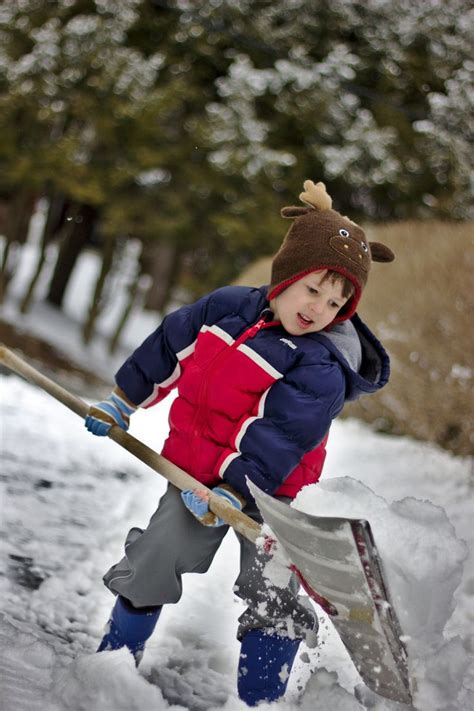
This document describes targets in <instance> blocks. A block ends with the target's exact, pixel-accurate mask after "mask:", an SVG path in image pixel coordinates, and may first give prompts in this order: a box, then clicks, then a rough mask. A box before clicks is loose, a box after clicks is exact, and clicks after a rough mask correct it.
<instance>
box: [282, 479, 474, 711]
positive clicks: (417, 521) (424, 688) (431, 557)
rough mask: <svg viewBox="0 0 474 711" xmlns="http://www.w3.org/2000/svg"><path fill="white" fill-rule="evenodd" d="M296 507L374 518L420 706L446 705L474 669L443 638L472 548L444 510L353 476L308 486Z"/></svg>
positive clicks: (458, 645) (455, 643)
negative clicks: (387, 495) (390, 496)
mask: <svg viewBox="0 0 474 711" xmlns="http://www.w3.org/2000/svg"><path fill="white" fill-rule="evenodd" d="M292 505H293V506H294V507H295V508H297V509H299V510H301V511H305V512H306V513H309V514H312V515H314V516H335V517H338V516H341V517H348V518H361V519H367V520H369V521H370V525H371V527H372V532H373V535H374V539H375V543H376V546H377V549H378V552H379V554H380V558H381V560H382V561H383V567H384V571H385V575H386V578H387V582H388V587H389V590H390V593H391V597H392V602H393V604H394V607H395V609H396V611H397V615H398V617H399V620H400V624H401V627H402V630H403V632H404V635H405V637H406V644H407V649H408V653H409V667H410V673H411V675H412V678H413V680H414V692H415V693H414V697H415V706H416V708H419V709H432V710H435V709H444V708H447V707H446V700H447V699H451V700H452V699H456V698H458V697H459V695H460V694H462V693H464V692H463V682H464V677H465V672H466V671H467V669H468V667H469V657H468V655H467V653H466V651H465V649H464V647H463V645H462V643H461V640H460V639H459V638H454V639H452V640H449V641H448V640H447V639H446V638H445V636H444V635H443V631H444V629H445V626H446V623H447V622H448V620H449V618H450V616H451V614H452V612H453V610H454V593H455V591H456V589H457V587H458V585H459V584H460V582H461V579H462V575H463V564H464V561H465V559H466V558H467V553H468V551H467V546H466V544H465V543H464V542H463V541H460V540H459V539H458V538H457V537H456V533H455V530H454V527H453V526H452V524H451V522H450V521H449V519H448V516H447V514H446V512H445V511H444V509H443V508H441V507H440V506H435V505H433V504H432V503H430V502H429V501H420V500H417V499H415V498H411V497H409V498H404V499H402V500H400V501H395V502H393V503H391V504H389V503H387V502H386V501H385V499H383V498H382V497H381V496H377V495H376V494H375V493H374V492H373V491H371V489H370V488H369V487H367V486H366V485H364V484H362V483H361V482H360V481H357V480H355V479H352V478H350V477H341V478H334V479H330V480H328V481H322V482H320V483H319V484H314V485H311V486H307V487H305V488H304V489H303V490H302V491H301V492H300V493H299V494H298V496H297V498H296V499H295V501H294V502H293V504H292ZM453 660H454V661H453ZM440 669H443V674H442V675H441V674H440V673H439V672H440ZM450 708H451V707H450ZM452 708H454V707H452Z"/></svg>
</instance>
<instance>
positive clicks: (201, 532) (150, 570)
mask: <svg viewBox="0 0 474 711" xmlns="http://www.w3.org/2000/svg"><path fill="white" fill-rule="evenodd" d="M304 187H305V192H303V193H302V194H301V195H300V198H301V200H302V202H304V203H305V204H306V206H305V207H288V208H284V209H283V210H282V215H283V217H288V218H293V219H294V222H293V223H292V226H291V228H290V230H289V231H288V233H287V235H286V238H285V240H284V242H283V244H282V246H281V248H280V250H279V252H278V253H277V255H276V256H275V258H274V260H273V264H272V279H271V285H270V287H262V288H260V289H252V288H246V287H225V288H222V289H218V290H217V291H215V292H213V293H211V294H209V295H208V296H205V297H203V298H202V299H200V300H199V301H198V302H196V303H195V304H193V305H191V306H185V307H183V308H181V309H179V310H178V311H175V312H174V313H172V314H170V315H169V316H167V317H166V318H165V319H164V321H163V323H162V324H161V325H160V327H159V328H158V329H157V330H156V331H155V332H154V333H153V334H151V335H150V336H149V337H148V338H147V339H146V340H145V341H144V343H143V344H142V345H141V346H140V347H139V348H138V349H137V350H136V351H135V352H134V353H133V354H132V356H131V357H130V358H129V359H128V360H127V361H126V362H125V363H124V365H123V366H122V367H121V368H120V370H119V371H118V373H117V375H116V383H117V387H116V388H115V390H114V391H113V392H112V393H111V395H110V397H109V398H108V399H107V400H105V401H103V402H101V403H98V404H97V405H95V406H93V407H92V408H91V409H90V411H89V415H88V416H87V418H86V427H87V428H88V429H89V430H90V431H91V432H93V433H94V434H97V435H105V434H107V432H108V430H109V429H110V427H111V426H112V425H118V426H120V427H122V428H123V429H127V428H128V424H129V418H130V416H131V414H132V413H133V412H134V411H135V409H136V408H137V407H138V406H140V407H150V406H151V405H153V404H155V403H156V402H158V401H159V400H161V399H162V398H163V397H165V396H166V395H167V394H168V393H169V392H170V390H171V389H172V388H174V387H177V388H178V396H177V398H176V399H175V400H174V402H173V405H172V407H171V410H170V417H169V422H170V434H169V436H168V439H167V440H166V442H165V445H164V448H163V451H162V454H163V455H164V456H165V457H166V458H167V459H169V460H171V461H172V462H174V463H175V464H177V465H178V466H179V467H181V468H182V469H184V470H185V471H187V472H189V473H190V474H191V475H192V476H194V477H195V478H196V479H197V480H198V481H200V482H202V483H203V484H205V485H206V486H208V487H210V488H213V491H214V492H215V493H216V494H218V495H221V496H224V497H225V498H226V499H227V500H228V501H230V503H231V504H232V505H234V506H235V507H236V508H238V509H244V511H245V513H247V514H248V515H249V516H251V517H252V518H254V519H255V520H257V521H259V522H261V520H262V519H261V517H260V514H259V511H258V509H257V508H256V506H255V503H254V501H253V499H252V497H251V495H250V493H249V490H248V488H247V484H246V477H248V478H249V479H250V480H251V481H253V482H255V483H256V484H257V485H258V486H259V487H260V488H261V489H263V490H264V491H266V492H267V493H269V494H272V495H274V496H278V497H283V498H284V500H286V501H289V500H291V499H292V498H294V497H295V496H296V494H297V492H298V491H299V490H300V489H301V488H302V487H303V486H304V485H306V484H311V483H314V482H316V481H317V480H318V479H319V477H320V474H321V470H322V466H323V463H324V457H325V448H324V447H325V443H326V439H327V434H328V431H329V427H330V424H331V421H332V420H333V419H334V418H335V417H336V416H337V415H338V414H339V412H340V411H341V410H342V407H343V405H344V402H345V401H346V400H352V399H355V398H357V397H358V396H359V395H361V394H363V393H371V392H375V391H377V390H379V389H380V388H381V387H383V385H385V383H386V382H387V380H388V376H389V360H388V357H387V355H386V353H385V351H384V350H383V348H382V346H381V345H380V343H379V342H378V341H377V339H376V338H375V337H374V336H373V334H372V333H371V332H370V331H369V329H368V328H367V327H366V326H365V325H364V324H363V323H362V322H361V320H360V319H359V318H358V316H357V315H356V314H355V310H356V307H357V304H358V302H359V299H360V296H361V293H362V289H363V288H364V286H365V284H366V281H367V276H368V272H369V268H370V264H371V261H392V259H393V254H392V253H391V251H390V250H389V249H388V248H387V247H385V246H384V245H381V244H378V243H370V244H369V243H368V242H367V240H366V237H365V235H364V232H363V230H362V229H361V228H360V227H358V226H357V225H356V224H354V223H353V222H352V221H351V220H349V219H348V218H347V217H342V216H341V215H340V214H339V213H337V212H336V211H334V210H332V201H331V198H330V197H329V196H328V195H327V193H326V190H325V187H324V185H323V184H322V183H318V184H317V185H315V184H314V183H312V181H306V182H305V184H304ZM227 530H228V526H226V525H223V521H221V520H219V519H217V518H216V516H215V515H214V514H212V512H210V511H209V508H208V503H207V501H206V499H205V497H203V496H202V494H201V493H200V492H192V491H187V492H182V493H181V494H180V493H179V492H178V491H177V489H176V488H175V487H173V486H171V485H170V486H168V489H167V492H166V493H165V495H164V496H163V497H162V499H161V501H160V503H159V507H158V509H157V511H156V513H155V514H154V515H153V517H152V519H151V521H150V523H149V525H148V527H147V529H146V530H145V531H142V530H140V529H137V528H133V529H132V530H131V531H130V533H129V534H128V537H127V540H126V543H125V551H126V552H125V557H124V558H123V559H122V560H121V561H119V562H118V563H117V564H116V565H114V566H113V567H112V568H111V569H110V570H109V571H108V572H107V573H106V575H105V576H104V582H105V584H106V585H107V587H108V588H109V589H110V590H111V591H112V592H113V593H114V594H116V595H117V600H116V603H115V606H114V609H113V611H112V616H111V619H110V621H109V628H108V632H107V633H106V635H105V636H104V638H103V640H102V643H101V645H100V647H99V651H102V650H105V649H117V648H119V647H123V646H127V647H128V648H129V649H130V651H131V652H132V653H133V654H134V656H135V659H136V660H137V663H138V661H139V659H140V656H141V654H142V653H143V649H144V644H145V641H146V640H147V639H148V637H149V636H150V635H151V633H152V631H153V629H154V626H155V624H156V621H157V619H158V616H159V614H160V611H161V608H162V606H163V605H164V604H167V603H174V602H177V601H178V600H179V598H180V596H181V576H182V574H183V573H185V572H199V573H203V572H205V571H206V570H207V569H208V568H209V565H210V564H211V562H212V559H213V557H214V555H215V553H216V551H217V549H218V547H219V545H220V543H221V541H222V539H223V537H224V536H225V534H226V532H227ZM238 538H239V541H240V546H241V567H240V574H239V576H238V578H237V580H236V585H235V591H236V594H237V595H238V596H239V597H241V598H242V599H243V600H244V601H245V602H246V604H247V609H246V610H245V612H244V613H243V614H242V615H241V617H240V619H239V629H238V634H237V636H238V639H239V640H240V642H241V654H240V659H239V674H238V692H239V696H240V698H241V699H242V700H243V701H245V702H246V703H247V704H248V705H249V706H254V705H256V704H258V703H259V702H260V701H267V702H268V701H273V700H276V699H278V698H280V697H281V696H282V695H283V694H284V692H285V690H286V686H287V681H288V676H289V672H290V671H291V667H292V664H293V661H294V659H295V656H296V653H297V650H298V646H299V644H300V642H301V640H302V639H305V638H306V639H307V640H308V639H310V637H311V633H314V632H315V630H316V629H317V618H316V616H315V614H314V611H313V610H312V608H311V609H308V607H306V606H305V605H304V604H302V603H301V602H300V600H299V598H298V585H297V584H296V582H295V580H292V581H291V583H290V585H289V586H288V587H287V588H285V589H278V588H274V587H272V585H271V583H270V582H269V581H268V579H266V578H265V576H264V574H263V569H264V566H265V563H266V560H267V558H266V556H265V555H264V554H263V553H261V552H257V550H256V549H255V547H254V546H253V545H252V544H251V543H249V542H248V541H246V540H244V539H243V538H242V537H241V536H239V535H238ZM284 665H286V670H287V672H288V673H287V674H282V673H281V672H282V669H283V668H284Z"/></svg>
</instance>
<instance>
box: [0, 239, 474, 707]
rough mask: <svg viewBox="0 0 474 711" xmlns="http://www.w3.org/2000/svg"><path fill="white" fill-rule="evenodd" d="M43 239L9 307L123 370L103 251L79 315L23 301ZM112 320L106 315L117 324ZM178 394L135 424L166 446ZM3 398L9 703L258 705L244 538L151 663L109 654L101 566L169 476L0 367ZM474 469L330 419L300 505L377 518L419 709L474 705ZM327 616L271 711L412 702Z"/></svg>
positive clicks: (103, 367) (148, 510) (78, 281)
mask: <svg viewBox="0 0 474 711" xmlns="http://www.w3.org/2000/svg"><path fill="white" fill-rule="evenodd" d="M35 250H36V247H35V240H34V235H33V239H32V242H31V244H29V245H27V248H26V249H25V250H24V254H23V255H22V260H21V261H20V264H19V267H18V270H17V272H16V274H15V280H14V283H13V285H12V287H13V288H12V290H11V291H10V294H9V299H8V300H7V302H6V304H5V305H4V308H3V314H2V315H3V317H4V318H6V319H7V320H9V321H11V322H13V323H15V324H16V325H17V326H18V327H20V328H22V329H25V330H27V331H31V332H33V333H36V334H37V335H39V336H42V337H43V338H46V339H47V340H48V341H49V342H51V343H53V344H55V345H56V346H58V347H60V348H61V349H62V350H63V351H64V352H66V353H68V354H69V355H71V356H73V357H75V359H76V360H77V361H78V362H79V363H80V364H81V365H83V366H84V367H91V368H92V367H93V368H95V369H96V371H97V372H99V373H100V374H101V375H105V376H109V377H111V376H112V374H113V372H114V370H115V368H116V366H117V364H118V362H119V361H120V359H121V358H122V357H123V353H122V354H119V355H118V356H117V358H115V359H110V358H109V357H108V355H107V354H106V351H105V350H104V347H103V341H102V340H101V338H100V336H99V337H98V338H96V339H95V340H94V342H93V343H92V344H91V346H90V347H89V348H87V349H85V348H84V347H83V346H81V344H80V338H79V335H78V328H77V323H78V320H80V318H82V315H83V313H84V310H85V308H86V307H87V300H88V296H87V293H86V292H87V289H86V288H85V286H86V285H87V284H90V283H91V271H93V270H94V269H95V268H96V267H97V264H96V261H95V262H94V258H93V256H92V255H90V254H87V253H86V254H85V255H83V257H82V260H81V263H80V265H79V269H78V270H76V273H75V276H74V279H73V280H72V284H71V287H70V289H69V290H68V293H67V295H66V296H67V298H66V315H64V314H62V313H60V312H56V311H54V310H52V309H51V308H48V307H47V306H46V305H44V304H42V303H41V302H38V303H36V304H34V306H33V309H32V310H31V312H30V314H28V315H26V316H23V317H22V316H20V315H19V314H18V312H17V308H16V301H15V298H17V297H18V295H19V294H20V293H21V292H22V289H23V288H24V283H25V280H26V278H27V276H28V273H29V272H31V268H32V264H33V262H34V257H35V253H36V252H35ZM45 278H46V277H45ZM42 291H43V292H44V282H43V285H41V284H40V285H39V292H38V293H39V295H41V293H42ZM154 318H156V316H148V318H147V320H145V319H140V318H138V316H137V315H135V317H134V320H132V322H131V323H130V324H129V330H128V332H127V333H126V334H125V340H126V341H128V344H130V342H131V338H132V337H133V338H134V340H135V343H137V342H138V341H139V340H141V338H142V337H143V336H144V335H146V332H147V331H148V330H151V328H152V327H153V325H154V324H152V323H151V322H150V320H153V319H154ZM107 319H108V321H107ZM112 321H113V319H112V317H111V315H110V311H107V312H106V313H105V314H104V318H103V320H102V322H101V324H100V325H101V329H102V332H103V333H106V332H107V323H109V324H110V323H111V322H112ZM169 404H170V403H169V402H165V403H162V404H160V405H158V406H157V407H155V408H153V409H151V410H148V411H146V412H145V411H140V412H138V413H137V414H136V415H134V417H133V418H132V428H131V433H132V434H134V435H135V436H136V437H138V438H139V439H142V440H143V441H144V442H146V443H147V444H149V445H150V446H151V447H153V448H154V449H157V450H159V448H160V444H161V442H162V441H163V439H164V437H165V435H166V432H167V411H168V407H169ZM0 408H1V409H0V427H1V432H0V435H1V443H0V444H1V457H2V468H1V475H0V518H1V520H0V553H1V557H0V600H1V608H0V709H1V711H34V709H41V711H63V710H64V711H134V710H135V709H136V710H137V711H152V710H153V711H155V710H156V711H158V710H160V711H161V710H162V709H166V710H168V709H190V710H191V711H212V710H214V709H215V710H219V711H243V709H245V708H247V707H246V706H245V705H244V704H242V703H241V702H240V701H239V700H238V698H237V696H236V689H235V686H236V683H235V676H236V667H237V658H238V651H239V649H238V643H237V641H236V639H235V631H236V627H237V618H238V616H239V615H240V614H241V612H242V603H241V602H240V600H239V599H238V598H236V597H235V596H234V595H233V592H232V585H233V582H234V580H235V578H236V576H237V569H238V547H237V544H236V540H235V537H234V535H233V534H232V533H229V534H228V535H227V537H226V538H225V540H224V543H223V545H222V547H221V550H220V551H219V553H218V555H217V557H216V559H215V561H214V563H213V565H212V567H211V570H210V571H209V572H208V573H207V574H206V575H205V576H199V575H192V576H188V577H187V578H186V579H185V585H184V595H183V598H182V600H181V601H180V602H179V604H178V605H176V606H168V607H167V608H165V610H164V612H163V614H162V615H161V617H160V620H159V623H158V625H157V628H156V631H155V634H154V635H153V637H152V639H151V640H150V642H149V644H148V647H147V651H146V653H145V656H144V659H143V662H142V665H141V666H140V668H139V670H136V669H135V666H134V664H133V662H132V659H131V657H130V655H129V654H128V653H127V652H126V651H125V650H119V651H117V652H108V653H103V654H100V655H97V654H95V653H94V652H95V649H96V647H97V645H98V642H99V639H100V637H101V634H102V629H103V626H104V624H105V622H106V620H107V617H108V613H109V610H110V608H111V605H112V603H113V598H112V596H111V595H110V593H109V592H108V591H107V590H106V589H105V588H104V587H103V586H102V583H101V577H102V574H103V573H104V571H105V570H107V569H108V567H109V566H110V565H111V564H112V563H114V562H115V561H116V560H117V559H118V557H120V556H121V553H122V545H123V539H124V536H125V534H126V532H127V531H128V529H129V527H130V526H132V525H138V526H145V525H146V523H147V521H148V518H149V517H150V515H151V514H152V512H153V511H154V509H155V507H156V504H157V501H158V499H159V497H160V496H161V494H162V493H163V491H164V488H165V482H164V480H161V479H160V477H159V476H158V475H156V474H154V473H153V472H152V471H151V470H149V469H148V468H147V467H146V466H145V465H143V464H142V463H140V462H139V461H137V460H135V459H134V458H133V457H132V455H131V454H129V453H127V452H126V451H124V450H122V449H121V448H120V447H118V446H117V445H116V444H114V443H113V442H111V441H109V440H107V439H105V440H104V439H103V438H95V437H93V436H92V435H90V434H89V433H88V432H87V431H86V430H85V429H84V427H83V426H82V423H81V421H80V420H79V418H78V417H77V416H76V415H74V414H73V413H71V412H69V411H68V410H67V409H66V408H65V407H64V406H62V405H60V404H59V403H57V402H56V401H55V400H53V399H52V398H51V397H50V396H48V395H46V394H45V393H44V392H42V391H40V390H38V389H37V388H35V387H33V386H31V385H29V384H27V383H25V382H24V381H22V380H21V379H20V378H18V377H17V376H14V375H11V376H4V377H3V378H2V381H1V399H0ZM473 481H474V479H473V476H472V461H471V460H468V459H461V458H456V457H453V456H451V455H449V454H447V453H446V452H443V451H441V450H439V449H438V448H436V447H433V446H430V445H428V444H422V443H418V442H414V441H412V440H410V439H408V438H399V437H388V436H383V435H378V434H375V433H373V432H372V431H371V430H370V429H369V428H368V427H366V426H364V425H362V424H359V423H357V422H355V421H344V422H337V423H335V425H334V427H333V430H332V433H331V438H330V441H329V450H328V459H327V464H326V468H325V475H324V483H321V484H320V485H317V486H314V487H307V489H305V490H304V492H303V493H302V494H300V496H299V497H298V499H297V502H296V503H297V505H298V507H300V508H302V509H303V510H307V511H310V512H312V513H315V514H319V515H348V516H361V517H365V518H367V519H368V520H369V521H370V522H371V525H372V527H373V531H374V534H375V539H376V543H377V547H378V549H379V552H380V553H381V556H382V559H383V561H384V564H385V568H386V572H387V575H388V579H389V583H390V588H391V591H392V595H393V597H394V601H395V603H396V607H397V611H398V614H399V617H400V619H401V622H402V625H403V628H404V633H405V635H406V636H407V637H408V640H407V644H408V649H409V655H410V669H411V672H412V674H413V677H414V679H415V681H416V684H417V688H418V691H417V693H416V696H415V706H416V708H417V709H419V710H420V711H437V710H439V711H441V710H442V709H445V710H446V711H467V710H468V709H472V708H474V668H473V664H472V656H470V655H471V654H472V652H473V651H474V642H473V638H472V632H473V621H474V545H473V540H472V519H473V512H472V486H473ZM463 541H464V542H465V543H463ZM320 617H321V637H320V644H319V646H318V648H317V649H315V650H312V649H305V648H302V649H301V652H300V654H299V658H298V661H297V665H296V667H295V669H294V672H293V674H292V676H291V679H290V685H289V689H288V692H287V695H286V697H285V699H284V700H282V701H280V702H279V703H277V704H273V705H271V706H270V705H265V704H264V705H262V706H261V708H262V711H265V710H266V709H268V711H270V709H281V711H290V709H291V710H296V709H299V710H300V711H313V710H315V711H316V710H318V711H319V710H320V711H323V710H324V711H326V710H327V709H328V708H331V709H332V710H333V711H352V710H355V709H362V708H372V709H376V710H377V711H396V710H401V709H402V708H405V707H402V706H401V705H399V704H398V705H397V704H395V703H393V702H389V701H386V700H383V699H380V698H376V697H374V696H373V695H371V694H367V693H364V691H363V689H362V688H361V687H360V678H359V677H358V674H357V672H356V670H355V668H354V667H353V665H352V663H351V661H350V659H349V657H348V655H347V653H346V652H345V650H344V648H343V646H342V644H341V642H340V640H339V638H338V637H337V635H336V634H335V632H334V631H333V629H332V625H331V623H330V622H329V621H328V620H327V619H326V618H325V617H324V615H323V613H320ZM355 689H357V690H356V691H355Z"/></svg>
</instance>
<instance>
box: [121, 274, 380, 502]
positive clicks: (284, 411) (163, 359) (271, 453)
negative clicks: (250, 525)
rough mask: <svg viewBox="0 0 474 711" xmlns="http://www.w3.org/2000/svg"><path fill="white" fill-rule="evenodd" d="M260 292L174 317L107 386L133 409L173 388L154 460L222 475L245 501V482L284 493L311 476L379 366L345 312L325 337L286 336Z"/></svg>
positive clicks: (375, 384) (369, 338) (374, 349)
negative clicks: (346, 408)
mask: <svg viewBox="0 0 474 711" xmlns="http://www.w3.org/2000/svg"><path fill="white" fill-rule="evenodd" d="M266 294H267V289H266V287H262V288H260V289H252V288H247V287H224V288H222V289H218V290H217V291H214V292H212V293H211V294H209V295H208V296H205V297H203V298H202V299H200V300H199V301H197V302H196V303H195V304H192V305H190V306H185V307H183V308H180V309H178V310H177V311H175V312H174V313H172V314H170V315H169V316H167V317H166V318H165V319H164V320H163V322H162V324H161V325H160V326H159V328H157V330H156V331H155V332H154V333H152V334H151V335H150V336H149V337H148V338H147V339H146V340H145V341H144V342H143V344H142V345H141V346H140V347H139V348H138V349H137V350H136V351H135V352H134V353H133V354H132V355H131V356H130V358H128V360H127V361H126V362H125V363H124V365H123V366H122V367H121V368H120V370H119V371H118V373H117V375H116V382H117V385H119V387H120V388H122V390H123V391H124V392H125V394H126V395H127V396H128V398H129V399H130V400H131V401H132V402H134V403H136V404H137V405H140V406H141V407H150V406H152V405H154V404H155V403H157V402H159V401H160V400H162V399H163V398H164V397H165V396H166V395H167V394H168V393H169V392H170V391H171V390H172V389H173V388H174V387H177V388H178V395H177V397H176V399H175V400H174V402H173V404H172V406H171V410H170V415H169V425H170V433H169V436H168V438H167V440H166V442H165V445H164V448H163V451H162V454H163V456H165V457H166V458H167V459H169V460H170V461H172V462H174V463H175V464H177V465H178V466H179V467H181V468H182V469H184V470H185V471H187V472H188V473H189V474H191V475H192V476H194V477H195V478H196V479H198V480H199V481H201V482H202V483H204V484H206V485H207V486H211V487H212V486H213V485H215V484H217V483H219V482H220V481H222V479H224V480H225V481H227V482H228V483H229V484H231V485H232V486H233V487H234V488H235V489H236V490H238V491H240V492H241V493H242V494H243V495H244V496H246V497H249V496H250V494H249V491H248V488H247V485H246V481H245V479H246V477H248V478H249V479H250V480H251V481H253V482H255V483H256V484H257V485H258V486H259V487H260V488H261V489H263V490H264V491H266V492H267V493H269V494H278V495H286V496H290V497H294V496H295V495H296V493H297V492H298V491H299V490H300V489H301V487H302V486H304V485H305V484H310V483H314V482H315V481H317V480H318V478H319V476H320V474H321V470H322V466H323V463H324V458H325V448H324V445H325V441H326V437H327V433H328V431H329V427H330V424H331V421H332V420H333V419H334V418H335V417H336V416H337V415H338V413H339V412H340V411H341V409H342V407H343V405H344V402H345V401H346V400H352V399H355V398H357V397H358V396H359V395H361V394H362V393H371V392H375V391H376V390H378V389H380V388H381V387H382V386H383V385H385V383H386V382H387V380H388V376H389V360H388V356H387V354H386V353H385V351H384V349H383V348H382V346H381V344H380V343H379V342H378V341H377V339H376V338H375V337H374V336H373V334H372V333H371V332H370V331H369V329H368V328H367V327H366V326H365V325H364V324H363V323H362V322H361V320H360V319H359V318H358V316H357V315H356V316H353V317H352V319H351V321H350V322H349V321H348V322H344V323H343V324H340V325H339V326H337V327H334V329H333V330H331V331H330V332H320V333H314V334H305V335H304V336H291V335H289V334H288V333H287V332H286V331H285V330H284V329H283V327H282V326H281V323H280V322H278V321H274V320H272V318H273V315H272V313H271V312H270V311H269V304H268V301H267V298H266ZM348 346H349V347H348ZM354 347H355V350H354ZM357 351H358V354H357ZM354 352H355V356H354ZM357 361H359V362H357ZM359 363H360V367H359Z"/></svg>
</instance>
